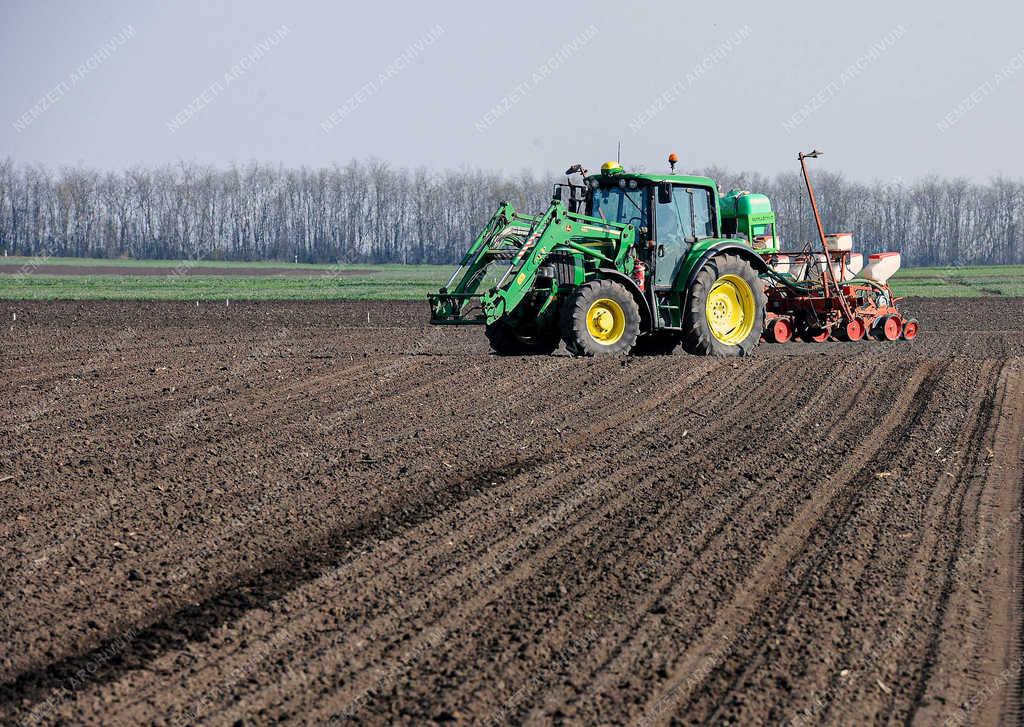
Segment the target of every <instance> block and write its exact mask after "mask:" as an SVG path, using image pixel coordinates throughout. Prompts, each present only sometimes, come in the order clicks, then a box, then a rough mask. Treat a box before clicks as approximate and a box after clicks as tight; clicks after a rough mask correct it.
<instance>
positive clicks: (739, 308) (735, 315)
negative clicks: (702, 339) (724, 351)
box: [704, 275, 754, 346]
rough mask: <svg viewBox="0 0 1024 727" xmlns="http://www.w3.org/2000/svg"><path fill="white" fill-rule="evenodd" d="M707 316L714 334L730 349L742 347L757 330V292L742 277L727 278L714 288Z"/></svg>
mask: <svg viewBox="0 0 1024 727" xmlns="http://www.w3.org/2000/svg"><path fill="white" fill-rule="evenodd" d="M704 313H705V315H706V316H707V319H708V327H709V328H710V329H711V335H713V336H714V337H715V338H716V339H718V340H719V341H721V342H722V343H724V344H726V345H728V346H735V345H738V344H739V343H742V342H743V341H744V340H745V339H746V338H747V336H749V335H750V331H751V330H752V329H753V327H754V291H752V290H751V289H750V284H749V283H747V281H746V280H744V279H743V278H741V277H740V276H739V275H723V276H722V277H720V278H719V279H718V280H716V281H715V284H714V285H712V286H711V292H710V293H708V298H707V301H706V302H705V307H704Z"/></svg>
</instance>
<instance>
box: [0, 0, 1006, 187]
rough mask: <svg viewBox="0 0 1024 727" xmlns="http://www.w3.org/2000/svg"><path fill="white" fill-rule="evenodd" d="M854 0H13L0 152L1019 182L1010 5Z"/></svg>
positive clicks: (108, 163)
mask: <svg viewBox="0 0 1024 727" xmlns="http://www.w3.org/2000/svg"><path fill="white" fill-rule="evenodd" d="M849 5H850V7H849V9H842V8H841V7H840V4H838V3H827V4H826V3H803V2H801V3H784V2H775V3H766V2H751V3H746V2H739V1H738V0H737V1H732V2H714V3H710V2H705V3H694V2H682V1H680V0H674V1H672V2H625V1H624V0H614V1H609V2H605V1H597V2H593V1H591V2H586V3H571V4H570V3H557V4H554V3H544V2H537V3H533V2H519V3H486V2H476V3H465V2H461V3H456V2H452V3H445V2H436V3H411V2H409V3H388V2H360V3H345V2H320V3H313V2H277V3H271V2H211V1H209V0H207V1H206V2H201V1H198V0H196V1H182V2H174V3H172V2H165V3H156V2H148V1H146V0H135V1H131V0H122V1H120V2H70V1H68V2H45V1H39V2H28V1H25V2H11V1H9V0H4V1H3V2H0V6H2V7H0V12H2V17H3V23H2V26H0V91H2V96H0V97H2V99H3V103H2V109H3V118H0V156H6V155H10V156H12V157H14V158H15V159H16V160H18V161H24V162H44V163H48V164H76V163H84V164H88V165H94V166H100V167H105V168H114V169H120V168H123V167H126V166H129V165H131V164H134V163H143V164H150V163H162V162H173V161H175V160H179V159H186V160H193V161H197V162H202V163H211V164H215V165H223V164H226V163H228V162H231V161H247V160H250V159H256V160H259V161H262V162H270V163H283V164H285V165H310V166H320V165H326V164H331V163H334V162H345V161H347V160H348V159H350V158H352V157H360V158H362V157H367V156H376V157H379V158H382V159H386V160H388V161H391V162H393V163H395V164H401V165H410V166H415V165H427V166H430V167H460V166H471V167H481V168H486V169H502V168H506V169H510V170H512V171H518V170H519V169H522V168H529V169H533V170H537V171H549V170H561V169H563V168H564V167H566V166H567V165H568V164H569V163H570V162H575V161H582V162H584V163H585V164H586V165H588V166H591V167H593V166H596V165H598V164H600V162H601V161H603V160H604V159H606V158H609V157H613V156H614V153H615V144H616V141H617V140H619V139H621V140H622V144H623V157H624V160H625V161H626V162H627V165H628V164H642V165H644V166H645V167H647V168H648V169H655V168H660V167H661V166H663V159H664V157H665V155H666V154H667V153H668V152H669V151H670V150H675V151H676V152H678V154H679V155H680V157H681V159H682V165H683V167H684V168H685V167H700V166H705V165H708V164H721V165H723V166H727V167H729V168H732V169H735V170H741V169H746V170H757V171H760V172H764V173H767V174H774V173H775V172H778V171H780V170H791V169H794V168H795V163H794V156H795V154H796V152H797V151H798V150H800V149H810V148H811V147H818V148H821V149H824V150H825V151H826V153H827V154H826V157H825V158H824V159H823V160H822V162H821V163H820V166H822V167H827V168H828V169H830V170H835V171H843V172H845V173H846V174H847V175H848V176H851V177H853V178H857V179H870V178H875V177H881V178H886V179H891V178H899V177H902V178H905V179H913V178H915V177H919V176H922V175H924V174H928V173H937V174H940V175H946V176H953V175H961V174H962V175H966V176H969V177H973V178H976V179H984V178H987V177H989V176H991V175H994V174H998V173H1004V174H1007V175H1010V176H1015V177H1019V176H1022V169H1024V146H1022V145H1021V144H1019V143H1018V139H1019V136H1018V134H1019V128H1020V117H1021V115H1022V111H1024V103H1022V99H1024V39H1022V36H1021V35H1020V28H1021V27H1022V26H1024V5H1022V4H1020V3H1007V2H981V1H976V2H971V3H964V2H956V3H953V2H934V1H933V2H902V3H897V2H858V3H850V4H849ZM282 27H284V28H285V29H286V30H285V32H284V34H283V35H280V29H281V28H282ZM125 29H128V35H129V36H130V37H124V36H123V35H121V34H123V33H124V31H125ZM275 32H278V33H279V36H278V38H277V40H278V42H277V43H276V44H269V43H268V38H271V37H272V36H274V34H275ZM119 37H120V38H121V40H122V41H123V42H120V43H118V42H115V41H116V39H118V38H119ZM574 39H575V41H576V43H575V49H574V50H570V49H568V47H569V46H570V45H571V44H572V43H573V42H574ZM729 39H732V42H731V44H727V41H729ZM417 41H419V48H418V49H417V48H416V47H415V45H416V43H417ZM111 43H113V45H114V46H116V49H115V50H113V51H112V52H110V53H109V56H108V57H106V58H105V59H102V60H100V61H99V62H96V61H94V62H93V63H92V66H93V67H92V68H91V69H88V70H87V72H86V73H85V74H78V75H77V76H76V69H77V68H79V67H80V66H82V65H83V64H85V63H86V62H87V61H88V60H89V59H90V57H95V54H97V53H98V52H99V51H100V50H101V49H102V48H103V47H104V45H105V44H111ZM261 43H262V44H263V45H264V49H263V50H260V44H261ZM724 44H727V45H729V47H726V45H724ZM872 47H874V48H875V50H874V51H872ZM250 54H253V58H254V60H252V62H251V63H249V64H248V65H249V67H248V68H247V69H245V70H243V72H241V73H236V74H235V75H234V76H233V77H232V79H231V81H230V83H228V82H226V80H225V76H226V75H231V69H232V67H233V66H234V65H235V64H237V63H238V62H239V60H240V59H242V58H244V57H246V56H248V55H250ZM403 54H404V55H405V61H404V62H403V61H399V63H398V64H397V65H392V64H393V62H394V61H395V59H397V58H401V57H402V56H403ZM552 59H554V60H552ZM851 66H853V67H854V68H855V69H856V70H854V71H853V72H851V71H850V70H849V69H850V67H851ZM1007 66H1009V68H1008V70H1006V71H1001V69H1002V68H1004V67H1007ZM218 85H219V88H218ZM54 89H57V92H56V93H54V94H51V96H52V98H51V100H50V101H49V102H44V103H43V105H42V106H40V105H39V104H40V101H41V99H44V97H45V96H46V95H47V94H48V93H50V92H52V91H53V90H54ZM208 89H212V92H211V93H208V94H207V98H206V99H205V100H201V101H200V102H196V101H195V99H197V97H199V96H200V95H201V94H202V93H203V92H204V91H207V90H208ZM361 89H362V92H361ZM972 92H973V93H974V95H975V99H974V101H970V102H966V103H965V100H966V99H967V98H968V97H969V96H970V95H971V94H972ZM663 94H664V95H663ZM816 95H817V96H818V97H819V100H818V102H817V104H816V105H817V108H816V109H814V108H813V106H814V105H815V103H814V102H812V98H814V97H815V96H816ZM659 97H662V98H663V99H664V100H663V101H662V102H661V108H660V109H655V110H656V112H655V113H648V114H647V116H646V117H644V118H645V123H643V124H642V125H640V126H639V127H638V126H637V124H636V121H637V119H638V117H639V116H640V115H641V114H642V113H643V112H644V110H645V109H648V108H655V107H654V106H652V105H654V104H656V102H657V99H658V98H659ZM54 99H55V100H54ZM190 104H192V107H191V111H189V107H190ZM958 106H959V109H960V110H959V111H957V110H956V109H957V108H958ZM33 107H35V109H36V111H35V113H34V114H33V111H32V109H33ZM44 107H45V108H44ZM339 108H342V109H344V112H343V113H341V114H338V113H336V112H337V110H338V109H339ZM495 109H500V111H499V112H498V113H494V110H495ZM801 109H804V111H801ZM489 112H491V115H490V116H488V113H489ZM332 113H335V122H333V123H328V124H327V126H328V127H329V130H326V131H325V130H324V124H325V122H328V120H329V119H330V118H331V115H332ZM26 114H28V115H29V117H31V120H30V121H29V122H27V123H25V119H26V116H25V115H26ZM182 114H184V115H182ZM339 116H340V117H341V118H340V119H339V118H338V117H339ZM176 117H178V118H179V119H185V121H184V123H180V124H178V125H177V127H176V130H175V131H173V132H172V131H170V130H169V128H168V124H171V125H173V123H174V119H175V118H176ZM794 118H797V119H798V121H799V123H796V124H794V123H793V120H794ZM19 120H20V121H19ZM944 120H945V121H944ZM787 121H788V122H790V123H789V128H787V126H786V123H787ZM631 124H632V126H631ZM940 125H941V126H943V128H940Z"/></svg>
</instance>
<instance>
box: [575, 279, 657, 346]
mask: <svg viewBox="0 0 1024 727" xmlns="http://www.w3.org/2000/svg"><path fill="white" fill-rule="evenodd" d="M639 334H640V308H639V307H638V306H637V304H636V300H634V299H633V295H632V294H631V293H630V292H629V291H628V290H626V289H625V288H624V287H623V286H622V285H620V284H619V283H616V282H613V281H611V280H594V281H592V282H590V283H587V284H586V285H582V286H580V288H579V290H577V291H576V294H575V295H574V296H572V297H571V298H569V299H568V300H567V301H565V303H564V304H563V306H562V340H563V341H565V347H566V348H567V349H568V350H569V353H571V354H572V355H573V356H606V355H612V356H614V355H618V354H626V353H629V352H630V350H631V349H632V348H633V346H634V344H636V338H637V336H638V335H639Z"/></svg>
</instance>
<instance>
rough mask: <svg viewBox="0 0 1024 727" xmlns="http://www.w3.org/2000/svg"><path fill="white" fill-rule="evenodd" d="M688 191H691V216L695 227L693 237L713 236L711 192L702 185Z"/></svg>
mask: <svg viewBox="0 0 1024 727" xmlns="http://www.w3.org/2000/svg"><path fill="white" fill-rule="evenodd" d="M690 191H691V192H692V193H693V194H692V196H693V218H694V223H695V225H696V227H697V234H696V235H695V237H697V238H698V239H699V238H702V237H714V236H715V221H714V219H713V215H712V211H711V210H712V209H713V208H712V206H711V192H710V191H709V190H707V189H704V188H703V187H695V188H693V189H691V190H690Z"/></svg>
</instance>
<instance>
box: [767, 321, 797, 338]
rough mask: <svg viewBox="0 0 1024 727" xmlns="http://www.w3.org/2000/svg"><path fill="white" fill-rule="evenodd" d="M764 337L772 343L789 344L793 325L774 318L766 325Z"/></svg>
mask: <svg viewBox="0 0 1024 727" xmlns="http://www.w3.org/2000/svg"><path fill="white" fill-rule="evenodd" d="M764 337H765V339H767V340H769V341H771V342H772V343H789V341H791V340H793V324H792V323H790V322H789V321H787V320H786V319H785V318H776V319H775V320H773V321H771V322H769V323H768V328H767V329H765V332H764Z"/></svg>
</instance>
